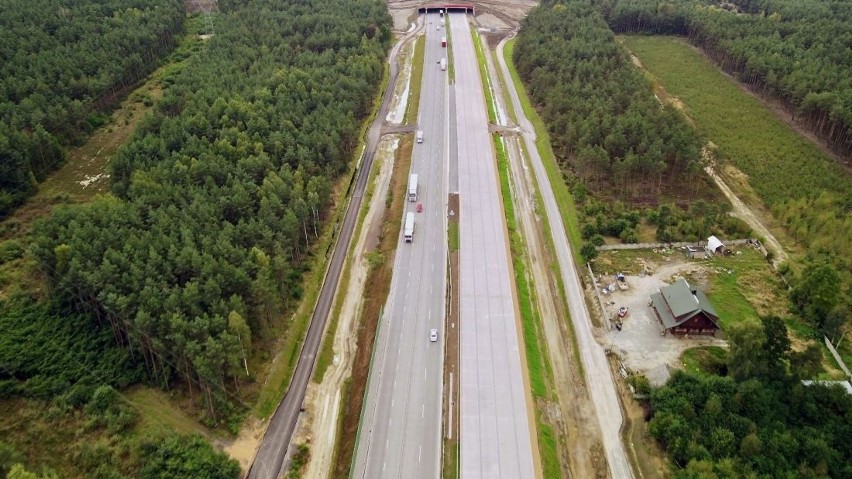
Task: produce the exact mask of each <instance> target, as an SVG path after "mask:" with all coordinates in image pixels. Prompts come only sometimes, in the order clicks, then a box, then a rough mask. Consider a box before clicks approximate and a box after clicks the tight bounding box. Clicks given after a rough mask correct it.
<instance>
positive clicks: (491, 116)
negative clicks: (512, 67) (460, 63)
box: [470, 25, 497, 124]
mask: <svg viewBox="0 0 852 479" xmlns="http://www.w3.org/2000/svg"><path fill="white" fill-rule="evenodd" d="M470 34H471V35H472V36H473V45H474V47H475V48H476V59H477V61H479V79H480V80H481V81H482V89H483V90H485V103H486V105H487V106H488V121H489V122H491V123H494V124H496V123H497V110H496V109H495V108H494V90H493V89H492V88H491V80H490V79H489V78H490V77H489V76H488V64H487V63H486V62H485V51H484V49H483V47H482V38H480V37H479V33H477V32H476V28H475V27H474V26H473V25H471V26H470Z"/></svg>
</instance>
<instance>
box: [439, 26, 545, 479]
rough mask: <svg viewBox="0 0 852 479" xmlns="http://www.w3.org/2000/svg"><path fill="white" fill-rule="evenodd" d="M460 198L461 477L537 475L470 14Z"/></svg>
mask: <svg viewBox="0 0 852 479" xmlns="http://www.w3.org/2000/svg"><path fill="white" fill-rule="evenodd" d="M450 28H451V29H452V30H451V31H452V48H453V57H454V63H455V76H456V85H455V98H456V101H457V104H456V110H457V111H456V119H457V121H458V132H459V138H458V143H457V145H458V181H459V200H460V214H461V216H460V225H459V227H460V233H461V234H460V239H461V245H460V247H461V249H460V255H459V258H460V269H459V276H460V284H459V300H460V324H461V358H460V360H461V366H460V367H461V378H460V382H461V411H460V415H461V432H460V434H461V438H460V439H461V458H460V467H461V477H462V478H464V479H473V478H512V479H519V478H532V477H535V465H534V461H533V443H532V440H533V439H532V429H531V428H530V416H529V411H530V410H529V409H528V404H527V398H528V397H529V396H528V394H527V392H526V390H525V387H524V375H523V374H522V370H521V367H522V366H521V356H520V345H521V342H520V332H519V324H520V323H519V321H518V318H517V316H516V314H517V309H516V307H515V304H514V298H515V295H514V294H513V291H512V288H513V283H512V268H511V264H510V255H509V251H508V245H509V241H508V237H507V230H506V226H505V217H504V213H503V206H502V202H501V193H500V189H499V188H500V186H499V185H500V181H499V177H498V175H497V168H496V161H495V155H494V149H493V143H492V138H491V135H490V134H489V132H488V116H487V114H486V105H485V97H484V93H483V90H482V83H481V79H480V76H479V64H478V60H477V57H476V52H475V49H474V44H473V39H472V38H471V31H470V26H469V24H468V21H467V16H466V15H465V14H463V13H451V14H450Z"/></svg>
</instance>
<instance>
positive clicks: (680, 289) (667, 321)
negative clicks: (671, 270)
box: [651, 278, 719, 329]
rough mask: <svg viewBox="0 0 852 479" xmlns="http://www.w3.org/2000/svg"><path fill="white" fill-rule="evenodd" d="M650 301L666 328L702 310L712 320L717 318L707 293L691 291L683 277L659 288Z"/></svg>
mask: <svg viewBox="0 0 852 479" xmlns="http://www.w3.org/2000/svg"><path fill="white" fill-rule="evenodd" d="M651 302H652V303H653V305H654V309H656V310H657V313H658V314H659V315H660V319H661V320H662V321H663V325H664V326H665V327H666V328H667V329H668V328H672V327H675V326H677V325H679V324H681V323H683V322H684V321H686V320H687V319H689V318H691V317H693V316H695V315H696V314H698V313H700V312H702V311H703V312H704V313H705V314H707V315H708V316H712V318H713V319H714V320H717V319H719V315H718V314H717V313H716V310H715V309H713V306H711V305H710V301H709V300H708V299H707V295H705V294H704V293H703V292H702V291H698V290H696V291H695V292H694V293H693V290H692V288H691V287H690V286H689V283H687V282H686V280H685V279H683V278H681V279H679V280H677V281H675V282H674V283H673V284H670V285H668V286H663V287H662V288H660V292H659V293H654V294H652V295H651Z"/></svg>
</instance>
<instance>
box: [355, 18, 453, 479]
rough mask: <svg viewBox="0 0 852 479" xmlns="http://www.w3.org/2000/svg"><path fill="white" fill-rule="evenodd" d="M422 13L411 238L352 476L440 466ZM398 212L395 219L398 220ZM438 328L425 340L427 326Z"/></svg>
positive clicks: (436, 239)
mask: <svg viewBox="0 0 852 479" xmlns="http://www.w3.org/2000/svg"><path fill="white" fill-rule="evenodd" d="M439 18H440V17H439V16H438V14H429V15H427V16H426V21H425V23H426V25H425V27H426V45H425V47H426V48H425V52H424V61H425V65H424V69H423V84H422V89H421V96H420V111H419V115H418V129H419V130H422V131H423V133H424V136H423V138H424V140H423V143H421V144H417V143H415V145H414V151H413V158H412V165H411V173H416V174H417V175H418V176H419V185H420V187H419V198H418V200H417V202H409V203H408V204H407V207H406V210H405V212H404V213H403V218H404V215H405V213H407V212H413V211H415V205H416V203H421V204H422V205H423V211H422V212H421V213H415V217H416V220H415V225H416V226H415V233H414V240H413V242H412V243H405V242H403V240H402V237H401V236H400V240H399V241H400V243H399V246H398V248H397V251H396V256H395V262H394V268H393V271H394V274H393V279H392V283H391V291H390V294H389V296H388V301H387V304H386V306H385V309H384V312H383V316H382V318H381V320H380V324H379V333H378V338H377V341H376V344H375V349H374V357H373V361H372V364H371V366H370V368H371V370H370V376H369V384H368V389H367V398H366V401H365V406H364V411H363V417H362V419H361V425H360V428H359V437H358V444H357V446H356V447H357V450H356V454H355V464H354V468H353V471H352V476H353V477H356V478H378V477H403V478H436V477H439V476H440V472H441V469H440V467H441V394H442V390H441V389H442V371H443V344H444V343H443V336H444V335H443V331H444V313H445V292H446V273H447V271H446V267H447V238H446V231H447V225H446V215H445V211H446V198H447V157H448V143H447V140H446V139H447V137H448V131H447V130H448V124H447V108H448V103H447V96H448V93H447V91H448V90H447V73H448V72H446V71H441V69H440V67H439V65H438V62H439V61H440V59H441V58H442V57H446V56H447V51H446V49H445V48H442V47H441V36H442V35H443V34H444V32H443V27H442V28H441V29H440V30H436V28H435V26H436V25H437V24H439V23H440V22H439ZM403 218H399V221H403ZM433 328H435V329H438V331H439V332H440V334H439V339H438V341H437V342H430V340H429V331H430V329H433Z"/></svg>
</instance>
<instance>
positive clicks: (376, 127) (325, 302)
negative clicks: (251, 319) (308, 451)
mask: <svg viewBox="0 0 852 479" xmlns="http://www.w3.org/2000/svg"><path fill="white" fill-rule="evenodd" d="M416 33H417V30H415V31H413V32H411V33H409V34H407V35H406V37H409V36H411V35H414V34H416ZM404 43H405V38H403V39H401V40H400V41H399V42H397V44H396V45H394V47H393V49H392V50H391V53H390V55H389V57H388V62H389V64H390V71H389V82H388V84H389V85H394V84H395V83H396V78H397V75H398V74H399V67H398V66H397V61H396V57H397V54H398V53H399V48H400V47H401V45H403V44H404ZM392 98H393V88H386V89H385V92H384V96H383V98H382V105H381V107H380V109H379V113H378V114H377V116H376V118H375V120H374V121H373V124H372V125H370V129H369V131H368V133H367V146H366V148H365V150H364V156H363V161H362V163H361V165H360V169H359V170H358V176H357V179H356V180H355V190H354V191H353V193H352V199H351V200H350V202H349V206H348V208H347V210H346V215H345V216H344V219H343V224H342V226H341V228H340V234H339V236H338V238H337V243H336V244H335V247H334V252H333V253H332V257H331V261H330V262H329V265H328V271H326V277H325V281H324V282H323V285H322V288H321V289H320V293H319V296H318V298H317V304H316V307H315V308H314V313H313V315H312V316H311V324H310V326H309V327H308V333H307V336H306V337H305V341H304V343H303V345H302V351H301V353H300V355H299V361H298V363H297V364H296V369H295V371H294V372H293V377H292V379H291V380H290V385H289V387H288V388H287V392H286V393H284V397H283V398H282V400H281V402H280V403H279V404H278V408H276V410H275V413H274V414H273V415H272V418H271V419H270V421H269V426H268V427H267V428H266V433H265V434H264V436H263V440H262V441H261V443H260V446H259V448H258V451H257V454H256V455H255V458H254V461H253V462H252V465H251V467H250V468H249V471H248V477H249V478H250V479H277V478H278V476H279V475H280V474H281V470H282V467H283V465H284V457H285V455H286V453H287V448H288V447H289V444H290V438H291V437H292V435H293V430H294V429H295V427H296V420H297V419H298V417H299V412H300V409H301V407H302V402H303V401H304V398H305V388H306V387H307V385H308V380H309V379H310V377H311V373H312V372H313V369H314V364H315V362H316V357H317V351H318V350H319V346H320V341H321V339H322V333H323V330H324V329H325V322H326V319H327V318H328V313H329V311H330V309H331V302H332V299H333V298H334V293H335V291H336V290H337V282H338V280H339V279H340V272H341V269H342V268H343V261H344V259H345V258H346V252H347V251H348V250H349V243H350V241H351V239H352V232H353V230H354V228H355V220H356V219H357V217H358V211H359V210H360V209H361V201H362V199H363V196H364V191H365V189H366V187H367V180H368V179H369V177H370V167H371V166H372V163H373V157H374V156H375V154H376V148H377V147H378V144H379V139H380V137H381V129H382V125H383V123H384V119H385V117H387V114H388V109H389V107H390V103H391V99H392Z"/></svg>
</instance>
